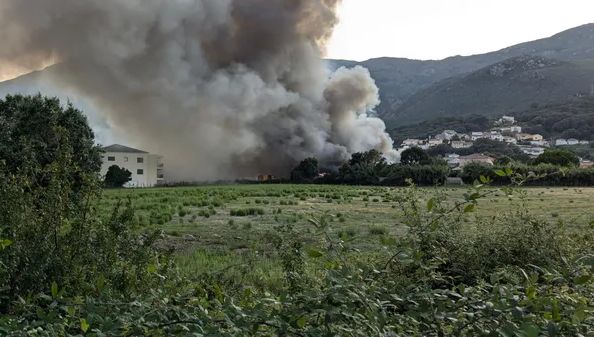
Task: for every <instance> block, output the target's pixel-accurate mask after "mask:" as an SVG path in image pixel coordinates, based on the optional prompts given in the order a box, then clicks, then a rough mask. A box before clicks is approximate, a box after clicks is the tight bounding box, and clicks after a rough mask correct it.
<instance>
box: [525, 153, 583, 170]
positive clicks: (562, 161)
mask: <svg viewBox="0 0 594 337" xmlns="http://www.w3.org/2000/svg"><path fill="white" fill-rule="evenodd" d="M534 164H535V165H538V164H552V165H557V166H578V165H579V164H580V159H579V158H578V156H577V155H576V154H575V153H574V152H572V151H568V150H563V149H548V150H546V151H545V152H544V153H543V154H541V155H540V156H538V158H536V159H535V160H534Z"/></svg>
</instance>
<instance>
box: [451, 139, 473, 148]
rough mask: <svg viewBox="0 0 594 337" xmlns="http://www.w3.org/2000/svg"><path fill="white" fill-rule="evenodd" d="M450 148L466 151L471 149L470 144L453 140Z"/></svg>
mask: <svg viewBox="0 0 594 337" xmlns="http://www.w3.org/2000/svg"><path fill="white" fill-rule="evenodd" d="M451 146H452V148H454V149H468V148H470V147H472V143H471V142H465V141H463V140H454V141H452V143H451Z"/></svg>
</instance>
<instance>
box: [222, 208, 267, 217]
mask: <svg viewBox="0 0 594 337" xmlns="http://www.w3.org/2000/svg"><path fill="white" fill-rule="evenodd" d="M229 213H230V215H231V216H252V215H263V214H264V209H262V208H240V209H232V210H231V211H230V212H229Z"/></svg>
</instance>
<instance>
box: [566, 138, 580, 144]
mask: <svg viewBox="0 0 594 337" xmlns="http://www.w3.org/2000/svg"><path fill="white" fill-rule="evenodd" d="M579 144H580V141H579V140H577V139H575V138H569V139H568V140H567V145H579Z"/></svg>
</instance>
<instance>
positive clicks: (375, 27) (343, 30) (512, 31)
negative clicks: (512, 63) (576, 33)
mask: <svg viewBox="0 0 594 337" xmlns="http://www.w3.org/2000/svg"><path fill="white" fill-rule="evenodd" d="M339 15H340V20H341V22H340V23H339V25H338V26H337V28H336V30H335V32H334V36H333V37H332V40H331V41H330V43H329V45H328V49H327V57H329V58H335V59H349V60H356V61H364V60H367V59H370V58H375V57H383V56H390V57H406V58H414V59H422V60H429V59H432V60H435V59H443V58H446V57H449V56H454V55H472V54H480V53H486V52H490V51H495V50H499V49H502V48H505V47H509V46H511V45H514V44H517V43H522V42H526V41H532V40H536V39H539V38H544V37H549V36H551V35H554V34H556V33H559V32H561V31H563V30H566V29H569V28H573V27H576V26H580V25H583V24H586V23H594V0H343V4H342V7H341V9H340V13H339Z"/></svg>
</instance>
